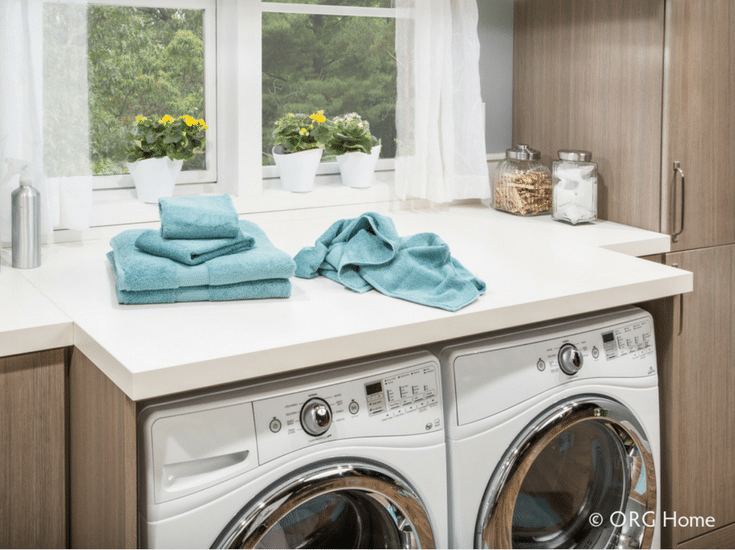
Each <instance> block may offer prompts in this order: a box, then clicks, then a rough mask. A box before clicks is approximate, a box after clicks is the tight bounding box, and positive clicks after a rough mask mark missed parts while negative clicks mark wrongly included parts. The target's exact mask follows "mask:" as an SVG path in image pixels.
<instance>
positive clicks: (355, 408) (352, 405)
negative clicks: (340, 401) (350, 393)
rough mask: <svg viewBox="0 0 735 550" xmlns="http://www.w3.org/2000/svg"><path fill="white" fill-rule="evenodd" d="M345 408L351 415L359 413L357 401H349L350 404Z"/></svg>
mask: <svg viewBox="0 0 735 550" xmlns="http://www.w3.org/2000/svg"><path fill="white" fill-rule="evenodd" d="M347 408H348V410H349V411H350V413H352V414H357V413H358V412H360V405H358V404H357V401H350V404H349V405H348V407H347Z"/></svg>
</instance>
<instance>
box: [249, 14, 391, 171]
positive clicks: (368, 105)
mask: <svg viewBox="0 0 735 550" xmlns="http://www.w3.org/2000/svg"><path fill="white" fill-rule="evenodd" d="M343 3H344V4H346V5H339V6H337V5H335V4H343ZM390 4H391V2H390V0H350V1H348V2H336V1H335V0H312V1H310V2H309V1H304V0H301V1H297V0H291V1H290V2H279V3H276V2H271V1H264V2H263V3H262V5H261V9H262V12H263V14H262V120H263V164H264V165H270V164H273V161H272V157H271V156H270V155H269V151H270V148H271V147H272V146H273V145H274V143H273V138H272V129H273V123H274V122H275V120H277V119H278V118H279V117H281V116H282V115H284V114H285V113H288V112H294V113H297V112H301V113H305V114H310V113H313V112H316V111H318V110H323V111H324V113H325V115H326V116H328V117H334V116H337V115H343V114H347V113H352V112H356V113H358V114H359V115H360V116H361V117H362V118H363V119H364V120H367V121H368V122H369V123H370V129H371V132H372V134H373V135H375V136H376V137H378V138H380V139H381V141H382V144H383V147H382V148H381V157H382V158H393V157H395V137H396V128H395V109H396V58H395V28H396V27H395V12H394V10H393V9H391V5H390ZM324 160H326V161H330V160H332V161H333V160H334V159H333V158H332V159H330V158H328V157H327V158H325V159H324ZM322 171H327V170H325V169H323V170H322ZM264 173H265V174H266V175H272V174H273V171H268V170H266V171H264Z"/></svg>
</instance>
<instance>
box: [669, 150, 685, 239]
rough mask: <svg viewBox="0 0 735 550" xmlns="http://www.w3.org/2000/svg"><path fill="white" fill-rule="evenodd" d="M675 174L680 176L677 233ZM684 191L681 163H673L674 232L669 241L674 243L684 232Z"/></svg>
mask: <svg viewBox="0 0 735 550" xmlns="http://www.w3.org/2000/svg"><path fill="white" fill-rule="evenodd" d="M677 172H678V173H679V174H680V175H681V223H680V224H679V231H676V174H677ZM685 189H686V179H685V178H684V172H683V171H682V169H681V163H679V162H678V161H677V162H674V200H673V201H672V202H673V205H674V206H673V218H674V219H673V222H672V227H673V228H674V232H673V233H672V235H671V239H672V240H673V241H674V242H678V241H679V235H681V233H682V231H684V204H685V202H684V190H685Z"/></svg>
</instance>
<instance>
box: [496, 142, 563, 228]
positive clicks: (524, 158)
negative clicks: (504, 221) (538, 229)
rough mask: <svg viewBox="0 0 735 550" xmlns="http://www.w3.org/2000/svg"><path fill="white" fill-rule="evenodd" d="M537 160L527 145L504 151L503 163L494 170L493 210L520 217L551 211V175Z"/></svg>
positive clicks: (534, 151) (539, 154)
mask: <svg viewBox="0 0 735 550" xmlns="http://www.w3.org/2000/svg"><path fill="white" fill-rule="evenodd" d="M540 158H541V153H539V152H538V151H536V150H535V149H531V148H530V147H528V145H516V146H515V147H513V148H512V149H508V150H506V152H505V160H503V161H501V162H500V164H498V167H497V168H496V169H495V177H494V178H493V189H492V205H493V208H495V209H497V210H503V211H505V212H511V213H513V214H520V215H521V216H535V215H536V214H547V213H549V212H550V211H551V195H552V184H551V172H550V171H549V169H548V168H547V167H546V166H544V165H543V164H541V161H540V160H539V159H540Z"/></svg>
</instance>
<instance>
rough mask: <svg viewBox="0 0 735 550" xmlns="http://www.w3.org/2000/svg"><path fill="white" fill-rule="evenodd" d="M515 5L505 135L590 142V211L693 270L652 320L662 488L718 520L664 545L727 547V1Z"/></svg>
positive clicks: (734, 39)
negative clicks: (596, 174)
mask: <svg viewBox="0 0 735 550" xmlns="http://www.w3.org/2000/svg"><path fill="white" fill-rule="evenodd" d="M514 5H515V20H514V69H513V71H514V74H513V98H514V105H513V140H514V142H515V143H528V144H529V145H531V146H533V147H535V148H536V149H539V150H540V151H541V152H542V158H543V159H544V160H546V161H547V162H550V161H551V160H552V159H553V158H555V157H556V152H557V150H559V149H569V148H571V149H588V150H590V151H592V154H593V160H596V161H597V162H598V164H599V170H600V183H599V187H600V189H599V206H598V210H599V213H600V217H601V218H603V219H608V220H611V221H616V222H620V223H624V224H627V225H633V226H636V227H641V228H644V229H650V230H653V231H661V232H664V233H668V234H670V235H672V250H673V251H674V252H672V253H671V254H667V255H666V257H665V259H664V261H665V262H666V263H667V264H670V265H673V264H677V265H678V266H679V267H681V268H683V269H687V270H690V271H692V272H693V273H694V284H695V291H694V292H693V293H691V294H689V295H686V296H684V297H682V299H681V300H679V299H675V300H673V301H670V305H671V307H670V308H668V310H667V311H664V309H661V308H660V309H661V311H660V315H658V316H657V331H659V330H661V331H664V332H666V333H667V334H668V335H669V339H668V340H667V341H664V342H662V345H661V346H660V349H661V350H662V353H660V354H659V363H660V365H659V366H660V373H661V380H662V393H661V409H662V429H663V430H664V432H663V434H662V451H663V452H662V462H663V468H662V469H663V470H664V478H663V480H664V484H663V488H662V492H663V502H664V506H665V509H666V511H667V513H669V514H672V513H674V512H676V513H677V514H678V515H679V516H681V515H682V514H683V515H687V516H712V517H713V518H715V526H714V528H708V527H692V526H689V527H681V526H676V527H673V526H672V525H671V523H672V522H670V524H669V528H667V529H665V530H664V539H663V544H664V546H665V547H681V548H685V547H708V546H709V547H729V548H732V547H735V458H733V457H735V435H734V434H735V429H733V426H735V412H733V411H735V374H733V373H735V369H734V368H733V352H735V348H734V347H733V341H735V340H734V336H735V333H734V332H733V323H734V322H735V321H734V320H733V319H734V318H735V270H734V269H733V245H735V0H706V1H703V0H600V1H595V2H590V1H588V0H515V3H514ZM675 167H676V168H675ZM677 168H678V169H677ZM667 303H669V302H667ZM681 304H683V309H680V305H681ZM680 327H681V331H680V330H679V328H680ZM657 340H658V338H657Z"/></svg>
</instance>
